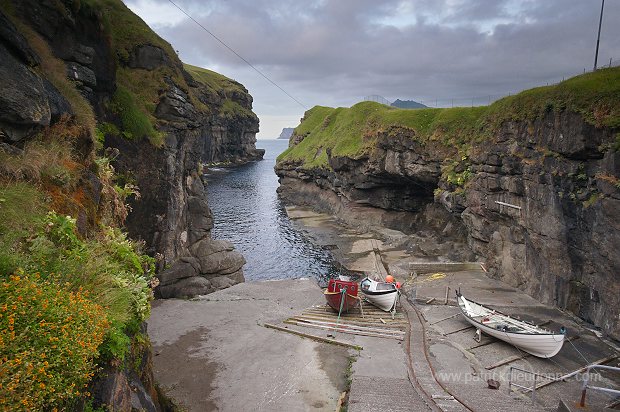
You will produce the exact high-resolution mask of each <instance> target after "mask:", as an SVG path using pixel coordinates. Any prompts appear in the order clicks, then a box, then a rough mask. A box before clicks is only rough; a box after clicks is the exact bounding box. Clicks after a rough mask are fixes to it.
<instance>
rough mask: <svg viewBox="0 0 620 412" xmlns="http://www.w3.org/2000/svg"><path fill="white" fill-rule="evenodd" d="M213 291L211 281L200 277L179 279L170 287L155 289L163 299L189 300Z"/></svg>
mask: <svg viewBox="0 0 620 412" xmlns="http://www.w3.org/2000/svg"><path fill="white" fill-rule="evenodd" d="M214 291H215V288H214V287H213V286H212V285H211V281H209V280H207V279H205V278H203V277H201V276H194V277H191V278H186V279H181V280H179V281H178V282H176V283H173V284H171V285H167V286H161V285H160V286H158V288H157V292H158V294H159V296H161V297H162V298H164V299H169V298H191V297H194V296H197V295H206V294H208V293H211V292H214Z"/></svg>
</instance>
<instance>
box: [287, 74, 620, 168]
mask: <svg viewBox="0 0 620 412" xmlns="http://www.w3.org/2000/svg"><path fill="white" fill-rule="evenodd" d="M550 111H554V112H562V111H572V112H576V113H579V114H581V115H582V116H583V118H584V119H585V121H586V122H588V123H590V124H593V125H595V126H596V127H611V128H618V127H620V68H618V67H616V68H609V69H602V70H599V71H597V72H594V73H587V74H584V75H581V76H577V77H574V78H571V79H568V80H566V81H564V82H562V83H560V84H558V85H555V86H548V87H539V88H535V89H531V90H526V91H524V92H522V93H519V94H518V95H515V96H510V97H506V98H504V99H501V100H499V101H497V102H495V103H493V104H492V105H490V106H481V107H455V108H448V109H431V108H429V109H417V110H406V109H397V108H393V107H389V106H385V105H382V104H379V103H374V102H362V103H358V104H356V105H354V106H352V107H351V108H342V107H339V108H330V107H323V106H315V107H314V108H312V109H310V110H308V111H307V112H306V113H305V116H304V119H303V121H302V123H301V124H300V125H299V126H298V127H297V128H296V129H295V132H294V133H295V135H297V136H300V137H303V140H302V141H301V142H300V143H299V144H297V145H296V146H293V147H290V148H289V149H287V150H286V151H285V152H284V153H282V154H281V155H280V156H279V157H278V161H279V162H282V161H291V162H295V163H298V164H301V165H303V166H304V167H307V168H313V167H320V168H329V165H328V156H327V151H328V150H329V151H331V155H332V156H347V157H351V158H360V157H361V156H364V155H368V154H369V153H370V152H371V151H372V150H373V148H374V147H375V145H376V141H377V136H378V134H379V133H387V135H388V136H391V135H394V134H396V133H398V134H403V133H404V134H405V135H408V136H409V137H410V138H411V139H413V140H416V141H418V142H420V143H422V144H435V143H438V144H440V145H442V146H443V147H444V148H445V149H446V150H447V151H448V152H449V153H453V154H458V155H459V156H461V157H463V156H465V157H466V156H467V155H468V154H469V150H470V149H471V147H472V145H473V144H475V143H481V142H484V141H485V140H489V139H491V138H492V137H493V135H494V133H496V132H497V130H498V129H499V127H501V125H502V123H504V122H506V121H511V120H512V121H533V120H536V119H539V118H541V117H542V116H544V115H545V114H546V113H548V112H550ZM617 140H618V141H619V142H620V134H618V135H617ZM619 144H620V143H619ZM455 150H456V153H455Z"/></svg>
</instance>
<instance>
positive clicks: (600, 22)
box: [594, 0, 605, 71]
mask: <svg viewBox="0 0 620 412" xmlns="http://www.w3.org/2000/svg"><path fill="white" fill-rule="evenodd" d="M604 8H605V0H603V2H602V4H601V17H600V19H599V21H598V36H597V37H596V53H595V54H594V70H595V71H596V63H597V61H598V44H599V43H600V41H601V26H602V25H603V9H604Z"/></svg>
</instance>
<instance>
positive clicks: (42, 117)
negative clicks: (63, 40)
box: [0, 12, 71, 143]
mask: <svg viewBox="0 0 620 412" xmlns="http://www.w3.org/2000/svg"><path fill="white" fill-rule="evenodd" d="M0 26H2V28H1V29H0V61H2V64H1V65H0V90H2V93H0V136H1V137H0V139H2V140H6V141H8V142H10V143H16V142H19V141H20V140H22V139H23V138H25V137H28V136H30V135H31V134H32V133H36V132H38V131H39V130H41V128H42V127H44V126H49V125H50V123H53V122H54V121H56V120H58V118H59V117H60V115H62V114H63V113H71V108H70V106H69V103H68V102H67V100H66V99H65V98H64V97H63V96H62V94H60V92H59V91H58V90H57V89H56V88H55V87H54V86H53V85H52V84H51V83H50V82H48V81H47V80H46V79H44V78H42V77H41V76H39V75H38V74H37V73H36V72H35V71H33V70H32V68H31V66H36V65H38V64H39V57H38V56H37V55H36V54H35V53H34V52H33V51H32V49H31V48H30V46H28V43H27V41H26V39H25V38H24V37H23V36H22V35H21V34H20V33H19V32H18V31H17V29H16V28H15V26H14V25H13V23H11V21H10V20H9V19H7V18H6V16H4V15H3V14H2V12H0Z"/></svg>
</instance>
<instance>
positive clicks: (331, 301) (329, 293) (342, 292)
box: [323, 279, 359, 312]
mask: <svg viewBox="0 0 620 412" xmlns="http://www.w3.org/2000/svg"><path fill="white" fill-rule="evenodd" d="M323 293H324V295H325V300H326V301H327V304H328V305H329V306H330V307H331V308H332V309H334V310H335V311H336V312H341V311H342V312H348V311H349V310H350V309H352V308H354V307H355V306H357V304H358V303H359V299H358V297H357V293H358V285H357V283H356V282H350V281H345V280H340V279H330V280H329V283H328V285H327V289H326V290H325V292H323Z"/></svg>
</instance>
